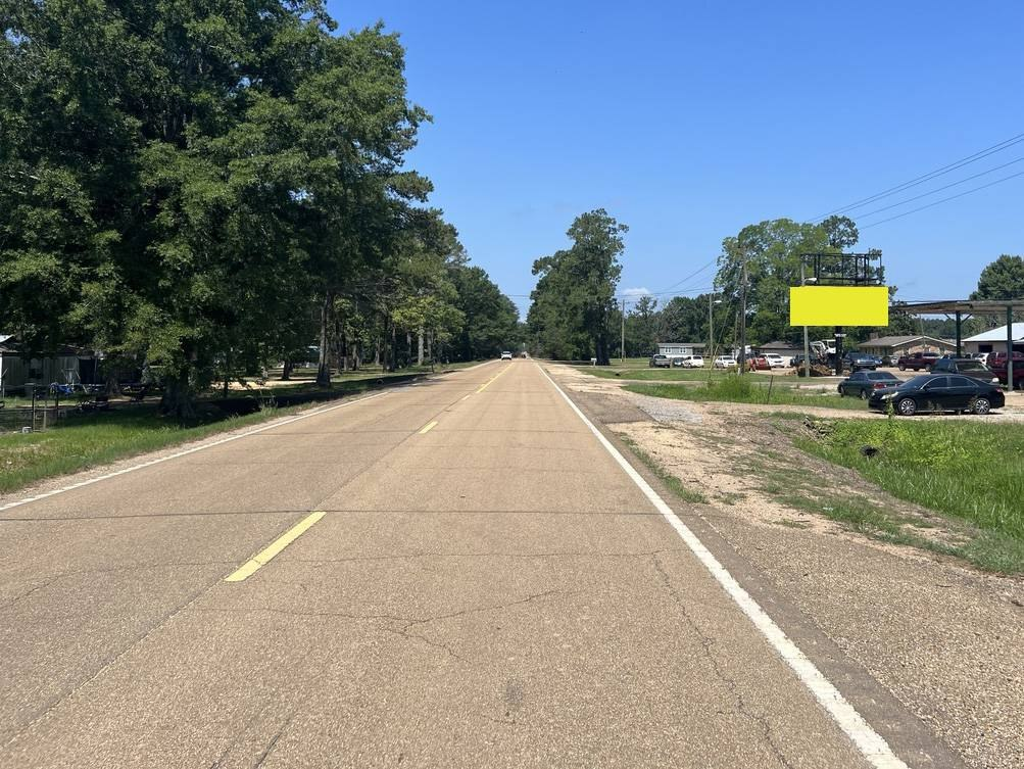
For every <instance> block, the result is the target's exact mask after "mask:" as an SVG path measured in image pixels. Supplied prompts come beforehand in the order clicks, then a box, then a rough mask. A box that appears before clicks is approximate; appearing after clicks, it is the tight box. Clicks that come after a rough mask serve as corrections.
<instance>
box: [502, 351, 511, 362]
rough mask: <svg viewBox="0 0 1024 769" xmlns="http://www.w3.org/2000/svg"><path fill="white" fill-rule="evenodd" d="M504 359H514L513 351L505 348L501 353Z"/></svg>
mask: <svg viewBox="0 0 1024 769" xmlns="http://www.w3.org/2000/svg"><path fill="white" fill-rule="evenodd" d="M501 359H502V360H512V353H511V352H509V351H508V350H503V351H502V353H501Z"/></svg>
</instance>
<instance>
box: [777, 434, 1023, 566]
mask: <svg viewBox="0 0 1024 769" xmlns="http://www.w3.org/2000/svg"><path fill="white" fill-rule="evenodd" d="M796 443H797V445H798V446H799V447H800V448H801V449H803V450H804V451H807V452H808V453H810V454H813V455H816V456H819V457H822V458H823V459H827V460H829V461H831V462H835V463H836V464H839V465H843V466H845V467H850V468H853V469H855V470H857V471H858V472H859V473H860V474H861V475H862V476H863V477H864V478H866V479H867V480H869V481H871V482H873V483H875V484H877V485H878V486H879V487H881V488H882V489H884V490H886V491H887V492H889V493H890V494H892V495H893V496H894V497H897V498H898V499H904V500H907V501H910V502H916V503H918V504H920V505H922V506H924V507H927V508H930V509H932V510H935V511H937V512H940V513H943V514H945V515H948V516H951V517H953V518H957V519H961V520H964V521H966V522H968V523H970V524H973V526H975V527H977V529H978V530H979V535H978V536H976V537H974V538H973V539H971V540H970V541H969V542H967V543H965V544H962V545H958V546H955V547H951V548H947V550H948V551H950V552H955V554H957V555H961V556H963V557H965V558H967V559H968V560H970V561H972V562H973V563H975V564H977V565H979V566H982V567H983V568H987V569H990V570H993V571H1004V572H1021V571H1024V426H1021V425H1016V424H1006V423H1000V424H996V423H989V424H985V423H983V422H980V423H979V422H963V421H956V422H953V421H924V420H920V419H914V420H901V419H889V420H885V421H881V420H878V421H875V420H871V421H866V420H852V419H851V420H837V421H836V422H834V423H833V430H832V431H831V432H826V434H825V435H824V437H821V438H818V439H809V438H797V439H796ZM864 446H873V447H876V448H878V449H879V451H878V453H877V454H875V455H874V456H873V457H865V456H864V455H863V454H862V453H861V448H862V447H864ZM931 549H936V548H935V547H932V548H931Z"/></svg>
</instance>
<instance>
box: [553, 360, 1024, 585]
mask: <svg viewBox="0 0 1024 769" xmlns="http://www.w3.org/2000/svg"><path fill="white" fill-rule="evenodd" d="M563 370H564V369H563ZM585 373H588V372H586V371H580V374H585ZM587 379H589V380H590V381H593V379H592V378H590V377H587ZM751 379H752V377H745V378H744V377H738V376H735V375H726V376H724V377H720V378H718V379H715V380H712V381H705V382H697V383H693V382H690V383H680V384H669V383H657V384H655V383H651V384H644V383H634V384H626V385H620V384H619V383H614V384H613V383H611V382H607V383H606V384H601V385H600V386H599V387H600V389H601V392H605V393H607V394H609V395H613V396H614V397H618V398H622V399H626V400H630V401H633V402H634V403H636V404H637V405H638V406H639V408H640V409H641V410H645V409H646V410H647V412H648V413H650V414H651V415H652V422H653V423H654V424H656V425H657V428H654V427H652V428H651V429H647V430H644V431H642V433H637V432H636V430H637V429H638V428H636V427H631V428H630V429H629V430H625V431H624V430H620V429H617V430H616V432H617V433H618V434H619V435H620V437H621V438H622V439H623V441H624V442H625V443H626V444H627V445H628V446H629V447H630V449H631V450H632V451H633V453H634V454H635V455H636V456H637V457H638V458H639V459H640V460H641V461H642V462H643V463H644V464H645V465H646V466H648V467H649V468H650V469H651V470H652V471H653V472H654V473H655V474H656V475H658V477H659V478H661V479H662V480H663V481H664V482H665V483H666V485H668V486H669V487H670V488H672V489H673V491H675V492H676V493H677V495H678V496H679V497H680V498H681V499H684V500H685V501H698V497H699V498H700V500H701V501H706V502H708V503H709V504H711V505H715V504H718V503H722V504H726V505H727V506H729V507H730V508H734V509H736V510H740V511H742V510H743V509H744V505H745V504H746V505H747V506H749V507H751V508H753V507H758V506H760V508H763V509H768V508H771V509H772V510H779V513H778V514H773V515H774V517H772V518H770V520H772V521H773V522H774V523H777V524H780V525H787V526H794V527H808V526H811V525H812V524H813V519H815V518H816V519H817V520H819V521H822V522H829V524H830V525H832V526H833V527H838V529H839V530H841V531H845V532H847V533H849V534H850V535H852V536H858V537H864V538H867V539H868V540H871V541H874V542H879V543H882V544H884V545H887V546H896V547H900V548H904V549H908V550H909V549H911V548H912V549H916V550H918V551H923V552H927V553H931V554H933V555H935V556H941V557H953V558H956V559H960V560H961V561H962V562H966V563H969V564H971V565H972V566H974V567H976V568H979V569H982V570H984V571H986V572H991V573H996V574H1008V575H1016V574H1024V504H1022V503H1021V500H1022V499H1024V423H1018V422H1013V421H995V420H994V419H992V418H988V417H963V418H934V417H915V418H910V419H908V418H901V417H895V416H889V417H886V416H885V415H879V414H877V413H870V412H869V411H868V410H867V409H866V408H865V405H864V403H863V402H862V401H859V400H857V399H852V398H841V397H839V396H838V395H837V394H832V393H823V394H810V393H806V392H796V391H795V389H794V388H792V387H782V388H773V390H772V392H771V395H770V399H769V392H768V387H766V386H765V385H763V384H755V383H753V382H751V381H750V380H751ZM588 389H589V388H588ZM638 396H640V397H638ZM783 408H788V409H790V410H787V411H784V410H782V409H783ZM844 412H849V413H850V417H849V418H847V417H844V416H842V414H843V413H844ZM676 415H678V416H676ZM687 444H689V445H687ZM702 464H703V465H706V466H707V472H706V473H704V474H703V475H701V474H700V473H696V474H694V473H693V472H692V470H693V468H694V466H695V465H697V466H700V465H702ZM702 478H703V481H702V480H701V479H702ZM709 479H711V480H709ZM766 506H767V507H766ZM763 509H762V513H760V514H763ZM783 511H789V512H788V513H784V512H783ZM807 516H811V517H812V518H810V519H809V518H807Z"/></svg>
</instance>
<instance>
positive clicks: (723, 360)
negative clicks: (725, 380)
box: [715, 355, 736, 368]
mask: <svg viewBox="0 0 1024 769" xmlns="http://www.w3.org/2000/svg"><path fill="white" fill-rule="evenodd" d="M715 368H736V359H735V358H733V357H732V356H729V355H719V356H718V357H717V358H715Z"/></svg>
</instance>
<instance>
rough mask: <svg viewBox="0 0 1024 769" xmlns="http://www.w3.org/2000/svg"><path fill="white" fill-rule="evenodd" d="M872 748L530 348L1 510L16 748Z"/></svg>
mask: <svg viewBox="0 0 1024 769" xmlns="http://www.w3.org/2000/svg"><path fill="white" fill-rule="evenodd" d="M873 760H874V764H873V765H874V766H876V767H882V766H899V764H898V763H890V764H887V763H885V761H887V760H888V759H887V758H886V757H885V756H882V757H881V758H879V757H877V756H876V757H875V758H874V759H873ZM871 765H872V763H870V762H869V761H868V759H867V758H865V756H864V755H863V751H862V749H859V748H858V746H857V745H855V743H854V741H853V740H852V739H851V738H850V736H849V735H848V734H847V733H844V731H843V729H842V728H840V724H839V723H838V722H837V720H836V719H835V718H834V716H833V715H832V714H830V713H829V712H827V711H826V710H825V709H824V708H823V707H822V706H821V704H820V703H819V702H818V700H816V698H815V695H814V693H812V691H811V689H810V688H808V685H807V684H806V682H805V681H803V680H801V678H800V677H799V676H798V675H797V674H796V673H795V672H794V668H793V667H791V666H790V665H788V664H787V663H786V662H785V661H784V660H783V659H782V656H781V655H780V652H779V648H778V646H777V645H773V643H772V642H770V641H769V640H768V639H767V638H766V636H765V634H764V633H763V632H759V630H758V629H757V628H756V627H755V625H754V623H752V621H751V619H750V616H749V615H748V614H745V613H744V610H743V609H742V608H741V606H740V605H739V604H738V603H737V600H736V598H735V596H733V595H730V594H729V593H728V592H727V590H725V589H723V585H722V582H721V581H720V580H716V578H715V576H713V575H712V573H711V571H709V568H708V566H707V564H706V563H702V562H701V560H700V559H699V558H698V557H697V556H695V554H694V551H693V550H692V549H691V547H690V546H689V545H688V544H687V543H686V542H685V541H684V540H683V539H682V538H681V536H680V533H679V531H677V530H676V529H674V528H673V525H671V524H670V522H669V521H668V520H667V519H666V516H665V515H664V514H663V511H660V510H659V509H658V507H657V506H656V505H655V504H654V503H653V502H652V499H651V497H650V496H649V495H648V494H646V493H645V492H644V490H643V489H642V488H641V487H640V486H638V484H637V482H636V481H635V480H634V478H632V477H631V476H630V474H629V473H628V472H627V471H626V470H625V469H624V468H623V466H622V465H621V464H620V462H619V461H618V460H617V459H616V457H615V456H613V454H612V453H610V452H609V450H608V448H607V447H606V446H604V445H602V442H601V441H600V440H599V438H598V437H597V435H595V433H594V432H593V431H592V430H591V429H590V427H589V426H588V425H587V424H586V423H585V422H584V421H583V419H582V418H581V416H580V415H579V414H577V413H576V412H575V411H574V409H573V408H572V406H571V405H570V404H569V403H568V402H567V401H566V400H565V398H563V396H562V394H561V393H560V392H559V391H558V389H557V388H556V387H555V386H554V384H553V383H552V382H551V381H550V380H548V378H547V377H546V375H545V374H544V372H543V371H542V369H541V368H540V367H539V366H538V365H536V364H535V363H533V362H530V361H519V360H517V361H513V362H511V363H493V364H488V365H484V366H480V367H477V368H474V369H471V370H466V371H463V372H460V373H457V374H453V375H449V376H446V377H443V378H438V379H433V380H430V381H428V382H426V383H424V384H422V385H420V386H414V387H406V388H402V389H399V390H395V391H391V392H387V393H385V394H383V395H380V396H377V397H373V398H368V399H365V400H363V401H358V402H353V403H349V404H345V405H343V406H342V407H334V408H331V409H328V410H324V411H323V412H321V413H318V414H316V415H313V416H309V417H306V418H302V419H298V420H295V421H290V422H288V423H286V424H281V425H278V426H275V427H273V428H271V429H266V430H262V431H260V432H257V433H254V434H252V435H249V436H247V437H244V438H241V439H239V440H233V441H230V442H225V443H221V444H219V445H215V446H212V447H210V448H207V449H204V450H201V451H196V452H193V453H190V454H187V455H185V456H181V457H178V458H175V459H171V460H168V461H166V462H161V463H158V464H153V465H151V466H148V467H145V468H143V469H139V470H137V471H135V472H130V473H126V474H121V475H118V476H115V477H112V478H109V479H106V480H103V481H100V482H97V483H93V484H90V485H87V486H82V487H80V488H76V489H72V490H69V491H66V492H64V493H60V494H55V495H53V496H50V497H47V498H44V499H39V500H37V501H34V502H30V503H27V504H24V505H20V506H17V507H12V508H10V509H7V510H5V511H3V512H0V766H3V767H12V768H13V767H17V768H18V769H30V768H31V767H61V768H62V769H64V768H66V769H70V768H71V767H90V768H91V767H161V769H163V768H166V767H220V768H221V769H228V768H229V767H254V766H260V767H264V768H265V769H271V768H273V767H310V768H313V767H316V768H317V769H320V768H321V767H383V766H401V767H403V769H404V767H461V766H465V767H531V766H535V767H558V766H563V767H569V766H572V767H577V766H578V767H612V766H615V767H631V768H633V767H701V769H704V768H706V767H722V769H737V768H740V767H742V768H746V767H797V766H798V767H822V768H823V769H824V768H826V767H827V768H829V769H838V768H840V767H869V766H871Z"/></svg>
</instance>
